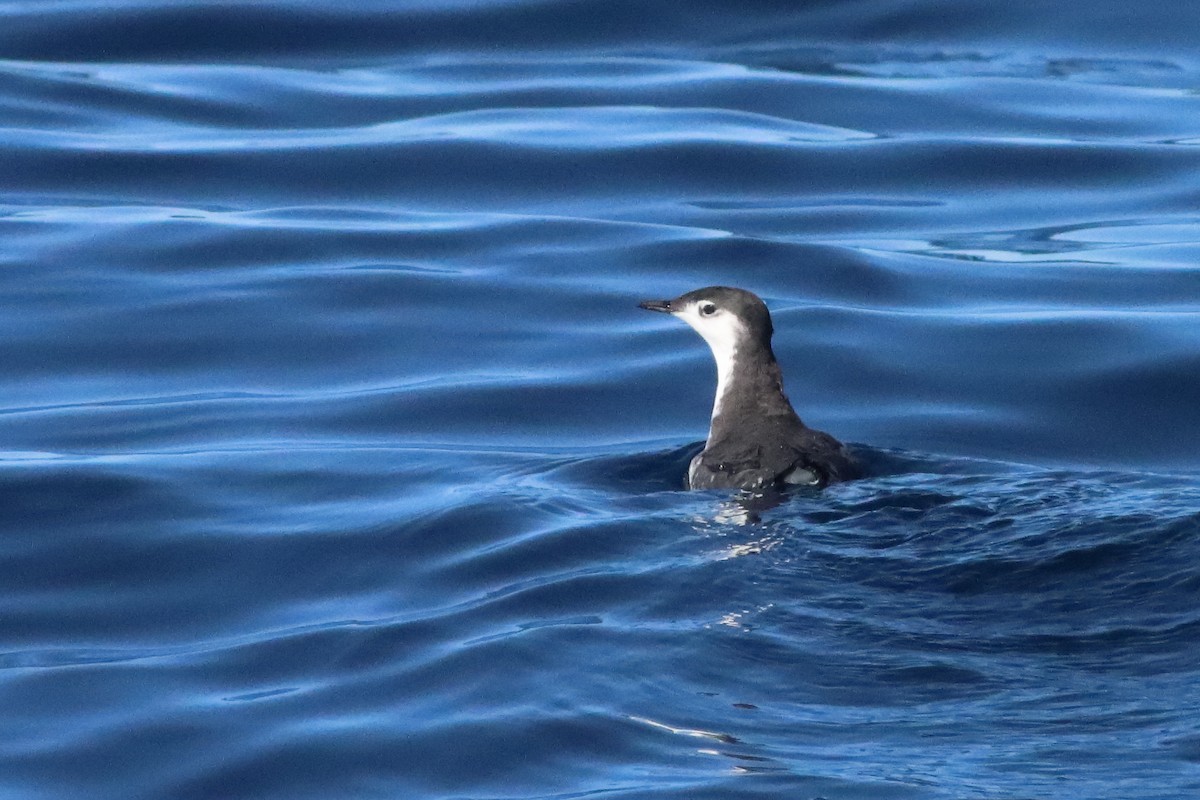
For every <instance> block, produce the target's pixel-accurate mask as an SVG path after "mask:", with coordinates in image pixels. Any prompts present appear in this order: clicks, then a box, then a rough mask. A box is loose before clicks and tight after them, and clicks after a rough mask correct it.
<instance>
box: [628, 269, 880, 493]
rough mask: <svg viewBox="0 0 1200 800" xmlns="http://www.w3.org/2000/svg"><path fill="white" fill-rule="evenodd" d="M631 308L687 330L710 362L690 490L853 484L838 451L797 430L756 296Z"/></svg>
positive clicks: (724, 290)
mask: <svg viewBox="0 0 1200 800" xmlns="http://www.w3.org/2000/svg"><path fill="white" fill-rule="evenodd" d="M638 306H639V307H641V308H644V309H646V310H648V311H660V312H663V313H666V314H670V315H672V316H674V317H678V318H679V319H681V320H683V321H684V322H686V323H687V324H688V325H691V326H692V328H694V329H695V330H696V332H697V333H699V334H700V335H701V336H702V337H703V338H704V341H706V342H708V346H709V347H710V348H711V349H712V354H713V358H714V359H715V360H716V362H717V394H716V399H715V400H714V401H713V410H712V422H711V424H710V426H709V429H708V440H707V441H706V442H705V444H704V450H703V451H701V452H700V453H699V454H698V455H697V456H696V457H695V458H693V459H692V462H691V465H690V466H689V467H688V474H687V487H688V488H689V489H749V490H763V489H767V488H769V487H772V486H774V487H782V486H789V485H806V486H825V485H826V484H828V483H831V482H833V481H841V480H847V479H849V478H852V477H855V475H856V472H857V470H856V468H855V464H854V461H853V459H852V458H851V457H850V454H849V453H848V452H847V450H846V447H845V445H843V444H842V443H841V442H839V441H838V440H837V439H835V438H833V437H832V436H830V435H829V434H828V433H824V432H822V431H818V430H813V429H812V428H810V427H808V426H807V425H805V424H804V423H803V422H801V421H800V417H799V416H797V415H796V411H795V409H793V408H792V404H791V402H789V401H788V399H787V396H786V395H785V394H784V393H783V373H782V372H781V371H780V369H779V363H778V362H777V361H776V360H775V352H774V351H773V350H772V349H771V335H772V334H773V333H774V328H773V327H772V325H771V312H770V311H768V310H767V305H766V303H764V302H763V301H762V300H761V299H760V298H759V297H758V296H757V295H755V294H753V293H751V292H747V291H745V290H744V289H733V288H730V287H728V286H709V287H707V288H704V289H697V290H695V291H694V292H688V293H687V294H684V295H680V296H679V297H676V298H675V299H674V300H647V301H645V302H642V303H638Z"/></svg>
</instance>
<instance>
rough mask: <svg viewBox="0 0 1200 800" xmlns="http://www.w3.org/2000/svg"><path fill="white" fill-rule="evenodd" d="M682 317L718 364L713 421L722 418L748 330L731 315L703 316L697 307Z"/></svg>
mask: <svg viewBox="0 0 1200 800" xmlns="http://www.w3.org/2000/svg"><path fill="white" fill-rule="evenodd" d="M677 316H679V317H682V318H683V321H684V322H686V323H687V324H688V325H691V326H692V328H693V329H695V331H696V333H698V334H700V335H701V336H702V337H703V338H704V341H706V342H708V347H709V349H710V350H712V354H713V360H714V361H716V362H717V394H716V397H715V398H714V399H713V410H712V419H713V420H715V419H716V418H717V417H718V416H720V415H721V404H722V401H724V399H725V395H726V393H727V392H728V391H729V389H730V387H731V385H732V383H733V370H734V366H735V365H736V364H737V354H738V344H739V343H740V342H741V341H742V339H743V338H744V337H745V336H746V327H745V326H744V325H742V323H741V322H740V321H739V320H738V318H737V317H735V316H734V315H732V314H730V313H728V312H719V313H718V314H717V315H715V316H711V317H703V316H701V315H700V314H699V313H698V312H697V310H696V309H695V308H689V309H686V310H684V311H682V312H679V313H678V315H677ZM709 437H710V438H711V437H712V427H711V424H710V426H709Z"/></svg>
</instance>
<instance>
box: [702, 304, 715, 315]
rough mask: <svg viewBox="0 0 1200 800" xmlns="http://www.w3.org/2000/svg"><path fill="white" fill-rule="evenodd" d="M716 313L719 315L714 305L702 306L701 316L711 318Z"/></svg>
mask: <svg viewBox="0 0 1200 800" xmlns="http://www.w3.org/2000/svg"><path fill="white" fill-rule="evenodd" d="M715 313H717V307H716V306H714V305H713V304H712V303H705V304H704V305H702V306H700V315H701V316H704V317H711V316H712V315H713V314H715Z"/></svg>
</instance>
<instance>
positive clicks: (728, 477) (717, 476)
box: [688, 428, 855, 489]
mask: <svg viewBox="0 0 1200 800" xmlns="http://www.w3.org/2000/svg"><path fill="white" fill-rule="evenodd" d="M854 473H855V470H854V462H853V461H852V460H851V459H850V456H849V454H847V453H846V449H845V447H843V446H842V444H841V443H840V442H839V441H838V440H837V439H834V438H833V437H832V436H830V435H829V434H827V433H823V432H821V431H814V430H812V429H811V428H803V429H800V430H792V431H789V432H788V435H786V436H783V435H779V436H773V437H771V438H770V439H769V440H768V442H767V443H765V444H764V443H762V441H761V439H760V440H758V441H754V442H742V443H737V444H734V443H728V444H722V443H719V442H718V443H715V444H714V446H712V447H708V448H706V449H705V450H704V452H702V453H700V454H699V455H698V456H696V458H695V459H693V461H692V465H691V469H690V470H689V471H688V480H689V483H690V485H691V488H693V489H725V488H740V489H759V488H763V487H765V486H769V485H772V484H775V483H791V484H815V485H820V486H824V485H825V484H827V483H829V482H830V481H838V480H846V479H847V478H851V477H854Z"/></svg>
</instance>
